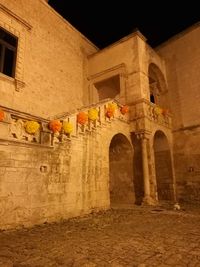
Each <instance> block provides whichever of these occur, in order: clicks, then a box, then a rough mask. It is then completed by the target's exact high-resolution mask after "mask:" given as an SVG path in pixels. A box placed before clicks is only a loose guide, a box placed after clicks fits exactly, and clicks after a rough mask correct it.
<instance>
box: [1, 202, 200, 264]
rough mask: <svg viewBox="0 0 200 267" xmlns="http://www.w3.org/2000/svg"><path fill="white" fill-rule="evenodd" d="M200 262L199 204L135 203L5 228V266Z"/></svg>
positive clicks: (2, 244) (3, 259) (3, 249)
mask: <svg viewBox="0 0 200 267" xmlns="http://www.w3.org/2000/svg"><path fill="white" fill-rule="evenodd" d="M11 266H13V267H39V266H40V267H48V266H53V267H57V266H62V267H64V266H66V267H68V266H73V267H79V266H80V267H98V266H100V267H101V266H105V267H106V266H111V267H120V266H121V267H122V266H131V267H135V266H137V267H152V266H156V267H169V266H173V267H186V266H187V267H199V266H200V208H199V209H191V208H187V209H184V210H181V211H173V210H172V209H171V210H169V209H163V208H162V209H161V208H147V207H146V208H145V207H134V208H132V209H128V208H127V209H114V210H108V211H106V212H99V213H96V214H91V215H87V216H84V217H81V218H74V219H70V220H67V221H64V222H60V223H53V224H46V225H42V226H36V227H34V228H31V229H20V230H17V231H2V232H0V267H11Z"/></svg>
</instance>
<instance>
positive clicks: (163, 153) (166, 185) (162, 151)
mask: <svg viewBox="0 0 200 267" xmlns="http://www.w3.org/2000/svg"><path fill="white" fill-rule="evenodd" d="M153 148H154V159H155V174H156V184H157V196H158V200H159V201H172V200H174V179H173V169H172V157H171V149H170V145H169V141H168V138H167V136H166V135H165V133H164V132H163V131H161V130H157V131H156V132H155V134H154V138H153Z"/></svg>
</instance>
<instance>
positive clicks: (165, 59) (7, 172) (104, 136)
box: [0, 0, 200, 229]
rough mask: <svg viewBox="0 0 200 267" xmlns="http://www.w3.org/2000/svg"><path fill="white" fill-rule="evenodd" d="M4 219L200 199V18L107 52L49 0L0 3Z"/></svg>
mask: <svg viewBox="0 0 200 267" xmlns="http://www.w3.org/2000/svg"><path fill="white" fill-rule="evenodd" d="M0 51H1V54H0V96H1V97H0V228H1V229H8V228H15V227H18V226H26V227H27V226H31V225H34V224H39V223H43V222H51V221H58V220H60V219H64V218H69V217H73V216H78V215H82V214H85V213H89V212H91V211H92V210H102V209H108V208H109V207H110V206H114V205H127V204H128V205H134V204H142V203H146V204H151V205H154V204H157V203H159V202H162V201H172V202H174V201H190V202H196V203H197V202H199V201H200V164H199V162H200V138H199V137H200V105H199V103H198V101H200V93H199V88H200V78H199V70H200V27H199V24H197V25H194V26H193V27H191V28H189V29H187V30H186V31H184V32H182V33H180V34H179V35H177V36H175V37H174V38H172V39H170V40H169V41H167V42H166V43H163V44H162V45H161V46H159V47H157V48H156V49H152V48H151V47H150V46H149V45H148V44H147V43H146V39H145V37H144V36H143V35H142V34H141V33H140V32H139V31H136V32H134V33H132V34H131V35H128V36H126V37H124V38H123V39H121V40H119V41H118V42H116V43H114V44H112V45H110V46H108V47H106V48H105V49H102V50H99V49H98V48H97V47H96V46H95V45H94V44H92V43H91V42H90V41H89V40H88V39H87V38H86V37H84V36H83V35H82V34H81V33H79V32H78V31H77V30H76V29H75V28H73V27H72V26H71V25H70V24H69V23H68V22H67V21H66V20H64V19H63V18H62V17H61V16H60V15H59V14H57V13H56V12H55V11H54V10H53V9H52V8H51V7H50V6H49V5H48V3H47V2H46V1H45V0H28V1H27V0H25V1H24V0H17V1H16V0H10V1H7V0H1V1H0Z"/></svg>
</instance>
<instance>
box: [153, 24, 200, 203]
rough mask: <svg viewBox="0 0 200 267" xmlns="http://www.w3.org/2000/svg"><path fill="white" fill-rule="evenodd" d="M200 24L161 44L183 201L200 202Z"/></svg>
mask: <svg viewBox="0 0 200 267" xmlns="http://www.w3.org/2000/svg"><path fill="white" fill-rule="evenodd" d="M199 43H200V25H199V24H197V25H194V26H193V27H191V28H189V29H188V30H186V31H184V32H183V33H180V34H179V35H177V36H175V37H174V38H172V39H171V40H169V41H168V42H166V43H164V44H163V45H161V46H160V47H158V49H157V51H158V52H159V54H160V55H161V56H162V57H163V58H164V60H165V62H166V71H167V81H168V89H169V90H168V95H169V99H170V103H171V110H172V113H173V128H174V138H173V144H174V161H175V175H176V182H177V193H178V198H179V200H180V201H189V202H198V203H199V202H200V197H199V195H200V194H199V192H200V176H199V170H200V161H199V158H200V149H199V148H200V132H199V127H200V105H199V99H200V91H199V88H200V77H199V70H200V46H199Z"/></svg>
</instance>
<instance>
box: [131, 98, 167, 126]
mask: <svg viewBox="0 0 200 267" xmlns="http://www.w3.org/2000/svg"><path fill="white" fill-rule="evenodd" d="M130 118H131V121H139V120H143V119H148V120H149V121H150V122H153V123H155V124H158V125H162V126H164V127H167V128H169V129H171V128H172V117H171V114H170V112H169V110H167V109H164V108H163V107H160V106H158V105H156V104H154V103H151V102H150V101H147V100H146V99H141V100H139V101H137V102H134V103H132V105H131V111H130Z"/></svg>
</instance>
